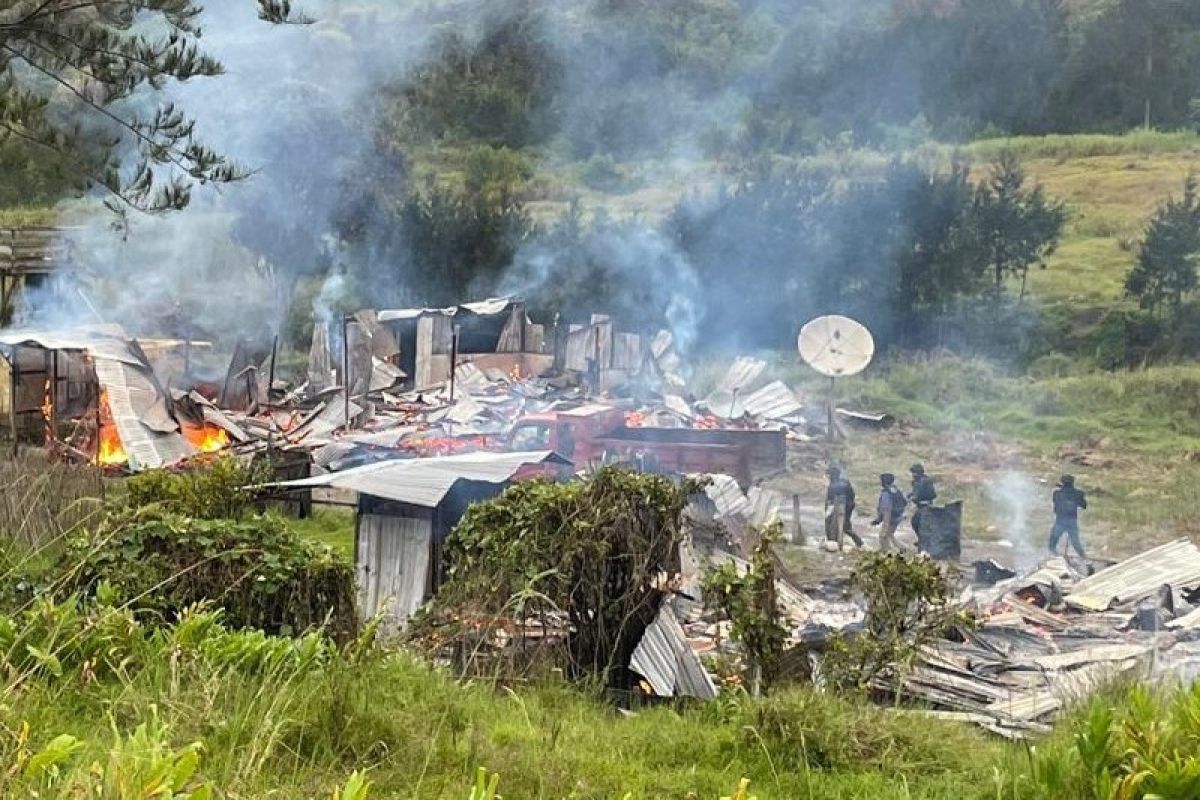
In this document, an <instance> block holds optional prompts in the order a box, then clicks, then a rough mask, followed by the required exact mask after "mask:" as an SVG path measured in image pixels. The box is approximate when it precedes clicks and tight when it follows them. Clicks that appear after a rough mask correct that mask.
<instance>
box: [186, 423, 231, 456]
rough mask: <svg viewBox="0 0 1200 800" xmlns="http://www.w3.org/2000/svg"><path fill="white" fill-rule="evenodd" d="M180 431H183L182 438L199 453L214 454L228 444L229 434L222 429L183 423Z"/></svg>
mask: <svg viewBox="0 0 1200 800" xmlns="http://www.w3.org/2000/svg"><path fill="white" fill-rule="evenodd" d="M180 429H181V430H182V431H183V438H185V439H187V440H188V442H190V443H191V445H192V446H193V447H195V448H196V449H197V450H199V451H200V452H201V453H215V452H216V451H218V450H224V449H225V448H226V447H228V446H229V444H230V441H229V434H228V433H227V432H226V431H225V429H224V428H218V427H217V426H216V425H208V424H204V425H195V424H192V423H190V422H183V423H181V424H180Z"/></svg>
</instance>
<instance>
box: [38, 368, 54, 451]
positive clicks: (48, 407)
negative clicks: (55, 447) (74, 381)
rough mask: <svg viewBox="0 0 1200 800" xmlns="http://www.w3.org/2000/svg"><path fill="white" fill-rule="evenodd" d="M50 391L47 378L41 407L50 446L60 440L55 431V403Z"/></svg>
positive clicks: (47, 441) (47, 442)
mask: <svg viewBox="0 0 1200 800" xmlns="http://www.w3.org/2000/svg"><path fill="white" fill-rule="evenodd" d="M50 390H51V387H50V379H49V378H47V379H46V387H45V393H44V396H43V398H42V405H41V410H42V419H44V420H45V421H46V444H50V443H52V442H53V441H54V440H55V439H57V438H58V431H56V430H54V424H53V420H54V402H53V401H52V400H51V399H50Z"/></svg>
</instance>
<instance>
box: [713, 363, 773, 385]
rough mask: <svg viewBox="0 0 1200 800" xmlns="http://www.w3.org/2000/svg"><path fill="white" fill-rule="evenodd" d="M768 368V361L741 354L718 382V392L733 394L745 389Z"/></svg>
mask: <svg viewBox="0 0 1200 800" xmlns="http://www.w3.org/2000/svg"><path fill="white" fill-rule="evenodd" d="M766 368H767V362H766V361H763V360H762V359H759V358H751V357H750V356H740V357H738V358H737V360H735V361H734V362H733V364H731V365H730V367H729V371H728V372H726V373H725V377H723V378H722V379H721V382H720V383H719V384H717V392H719V393H721V394H733V392H735V391H745V390H746V389H747V388H749V386H750V384H752V383H753V382H754V381H755V380H757V379H758V376H759V375H762V373H763V370H765V369H766Z"/></svg>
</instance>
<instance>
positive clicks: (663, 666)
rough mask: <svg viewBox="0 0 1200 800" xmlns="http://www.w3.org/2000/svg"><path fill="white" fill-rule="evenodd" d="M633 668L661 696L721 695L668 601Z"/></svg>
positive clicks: (644, 639)
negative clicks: (718, 693)
mask: <svg viewBox="0 0 1200 800" xmlns="http://www.w3.org/2000/svg"><path fill="white" fill-rule="evenodd" d="M629 668H630V669H632V670H633V671H634V672H636V673H637V674H639V675H641V676H642V677H643V678H645V679H646V682H647V683H649V684H650V687H651V688H652V689H654V693H655V694H656V695H658V696H659V697H698V698H700V699H701V700H712V699H713V698H715V697H716V696H717V687H716V685H715V684H714V683H713V681H712V678H711V677H709V674H708V672H707V671H706V670H705V669H704V665H703V664H701V663H700V658H699V657H698V656H697V655H696V654H695V653H694V652H693V651H692V648H691V646H690V645H689V644H688V641H687V635H686V634H685V633H684V632H683V628H682V627H681V626H680V625H679V620H678V619H676V618H675V612H674V611H673V610H672V609H671V606H670V605H669V604H668V603H663V604H662V607H661V608H659V610H658V616H657V617H656V618H655V620H654V622H653V623H651V625H650V627H648V628H646V633H645V634H644V635H643V636H642V641H641V642H639V643H638V646H637V649H636V650H634V651H633V657H632V658H631V659H630V660H629Z"/></svg>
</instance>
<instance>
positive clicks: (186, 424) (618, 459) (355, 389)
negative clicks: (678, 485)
mask: <svg viewBox="0 0 1200 800" xmlns="http://www.w3.org/2000/svg"><path fill="white" fill-rule="evenodd" d="M146 352H147V351H146V350H143V348H142V347H141V345H140V344H139V343H138V342H136V341H133V340H131V339H129V338H128V337H126V336H125V334H124V333H123V332H122V331H121V330H120V328H117V327H115V326H96V327H89V328H80V329H77V330H72V331H66V332H54V331H48V332H43V331H10V332H7V333H6V334H4V335H3V336H0V353H2V354H3V356H4V363H5V364H6V365H7V366H8V367H9V372H8V375H9V377H10V381H9V389H10V391H9V392H8V393H7V395H8V396H7V397H6V398H4V399H5V400H6V401H7V403H6V404H7V406H8V412H9V413H8V415H7V416H8V419H7V420H6V421H7V423H8V424H7V427H8V428H9V430H10V432H11V433H12V434H14V438H19V439H23V440H25V441H29V442H37V441H41V442H44V443H45V444H46V445H47V446H48V447H49V448H50V449H51V450H53V451H55V452H56V453H57V455H58V456H59V457H61V458H63V459H66V460H70V461H87V462H91V463H96V464H100V465H102V466H105V467H109V468H112V469H113V470H120V471H129V472H136V471H140V470H144V469H155V468H161V467H168V466H172V465H175V464H179V463H182V462H186V461H188V460H189V459H193V458H197V457H203V456H205V455H207V454H211V453H232V454H237V455H247V456H249V455H253V454H255V453H259V452H262V451H265V450H270V451H298V452H304V453H310V454H311V455H312V458H313V461H314V462H315V463H316V464H317V465H318V467H319V468H321V469H322V470H338V469H344V468H347V467H352V466H355V465H358V464H363V463H369V462H371V461H376V460H381V459H391V458H420V457H430V456H439V455H450V454H460V453H470V452H476V451H488V450H517V451H520V450H536V449H551V450H554V451H555V452H558V453H559V454H560V455H562V456H564V457H566V458H568V459H570V460H571V461H572V462H574V463H575V465H576V468H577V469H582V468H586V467H588V466H593V465H599V464H607V463H625V464H629V465H632V466H635V467H637V468H639V469H642V470H644V471H661V472H676V473H724V474H729V475H732V476H734V478H736V480H737V481H738V482H739V483H740V484H741V485H742V486H749V485H750V483H751V481H752V480H753V479H755V478H758V477H762V476H764V475H767V474H772V473H775V472H779V471H782V470H783V469H784V468H785V466H786V441H787V439H788V438H792V439H805V438H808V437H809V436H810V435H811V434H812V433H814V432H815V429H814V427H813V426H811V425H810V424H809V422H808V419H807V418H806V416H805V415H804V413H803V407H802V405H801V403H800V401H799V400H798V398H797V397H796V395H795V394H794V392H792V390H790V389H788V388H787V387H786V386H784V385H783V384H782V383H779V382H774V383H767V384H766V385H764V386H761V387H757V386H756V385H755V384H756V382H761V381H760V380H759V379H760V376H761V374H762V373H763V371H764V369H765V363H764V362H762V361H759V360H756V359H748V358H741V359H738V360H736V361H735V362H734V364H733V366H732V367H731V369H730V372H729V374H728V375H727V376H726V378H725V379H724V380H723V381H722V382H721V384H720V386H718V388H717V390H716V391H714V393H713V394H712V395H710V396H709V397H707V398H704V399H702V400H694V399H688V398H685V396H684V393H683V391H684V390H683V387H684V379H683V378H682V376H681V373H682V367H681V363H682V362H681V359H680V358H679V356H678V354H677V353H676V352H675V349H674V345H673V338H672V336H671V334H670V333H669V332H666V331H663V332H660V333H658V334H657V335H655V336H654V337H650V338H644V337H641V336H638V335H634V334H626V333H622V332H620V331H617V330H615V329H614V326H613V323H612V322H611V321H610V320H609V319H607V318H606V317H603V316H596V317H594V318H593V319H592V321H591V323H590V324H588V325H577V326H576V325H573V326H561V327H560V326H559V325H558V323H557V321H556V322H555V324H554V326H553V327H551V328H546V327H544V326H541V325H535V324H534V323H532V322H531V321H530V320H529V317H528V316H527V313H526V309H525V305H524V304H523V303H522V302H521V301H519V300H515V299H512V298H498V299H493V300H485V301H481V302H478V303H467V304H463V305H461V306H455V307H452V308H446V309H428V308H418V309H404V310H394V311H378V312H376V311H362V312H359V313H357V314H355V315H352V316H350V317H346V318H345V319H343V320H342V323H341V325H340V326H338V325H336V324H332V325H331V326H324V325H320V324H319V325H317V326H316V328H315V330H314V334H313V345H312V348H311V353H310V361H309V365H308V369H307V370H306V372H305V377H306V378H307V380H305V381H304V382H303V383H301V384H299V385H295V386H293V385H290V384H288V383H287V382H285V381H281V380H278V379H277V376H276V370H275V361H276V358H277V348H275V347H273V348H271V349H270V351H269V352H268V351H263V350H258V351H256V350H255V349H254V348H253V347H250V346H248V345H246V344H244V343H243V344H239V345H238V346H237V347H236V348H235V350H234V353H233V356H232V358H231V361H230V362H229V364H228V367H227V368H225V369H223V374H224V378H223V379H220V378H216V379H213V380H208V381H199V380H197V379H195V378H194V377H193V376H192V375H191V370H192V369H193V368H194V366H195V364H194V359H195V354H197V353H200V352H204V354H205V356H206V357H207V358H209V359H211V357H212V353H211V352H210V345H208V343H205V342H191V341H188V340H178V341H166V340H163V341H158V340H156V341H154V342H153V345H152V346H150V350H149V352H152V353H153V354H154V359H153V361H151V359H150V358H148V357H147V355H146ZM156 369H157V370H159V371H161V374H159V373H156ZM164 386H165V387H167V388H164ZM175 386H182V388H178V389H177V388H174V387H175Z"/></svg>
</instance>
